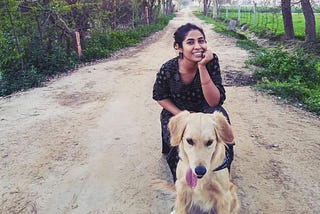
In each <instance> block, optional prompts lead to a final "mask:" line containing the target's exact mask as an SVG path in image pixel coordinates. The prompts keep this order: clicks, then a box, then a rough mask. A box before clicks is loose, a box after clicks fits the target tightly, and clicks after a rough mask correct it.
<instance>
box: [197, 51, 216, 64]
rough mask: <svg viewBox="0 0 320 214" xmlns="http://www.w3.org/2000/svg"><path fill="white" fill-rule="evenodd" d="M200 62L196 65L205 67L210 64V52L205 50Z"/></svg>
mask: <svg viewBox="0 0 320 214" xmlns="http://www.w3.org/2000/svg"><path fill="white" fill-rule="evenodd" d="M202 57H203V58H202V60H201V61H199V62H198V65H202V66H203V65H206V64H207V63H208V62H210V61H211V60H212V59H213V54H212V51H210V50H205V51H204V52H203V55H202Z"/></svg>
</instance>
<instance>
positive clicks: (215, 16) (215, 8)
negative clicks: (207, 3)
mask: <svg viewBox="0 0 320 214" xmlns="http://www.w3.org/2000/svg"><path fill="white" fill-rule="evenodd" d="M212 4H213V9H212V13H213V14H212V18H213V19H218V16H219V2H218V0H213V3H212Z"/></svg>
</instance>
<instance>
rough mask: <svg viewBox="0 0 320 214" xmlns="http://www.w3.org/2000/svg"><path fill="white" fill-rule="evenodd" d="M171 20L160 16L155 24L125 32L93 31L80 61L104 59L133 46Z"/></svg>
mask: <svg viewBox="0 0 320 214" xmlns="http://www.w3.org/2000/svg"><path fill="white" fill-rule="evenodd" d="M171 18H172V16H161V17H160V18H159V19H158V21H157V23H156V24H153V25H141V26H138V27H136V28H134V29H131V30H127V31H121V30H113V31H95V32H93V33H92V35H91V38H90V39H88V40H87V41H86V42H85V46H84V47H85V48H84V50H83V57H82V60H83V61H91V60H94V59H101V58H105V57H108V56H110V55H111V54H112V53H113V52H114V51H117V50H120V49H122V48H124V47H130V46H133V45H135V44H137V43H139V42H140V41H142V39H143V38H145V37H146V36H148V35H150V34H151V33H153V32H156V31H158V30H160V29H162V28H163V27H164V26H166V25H167V24H168V21H169V20H170V19H171Z"/></svg>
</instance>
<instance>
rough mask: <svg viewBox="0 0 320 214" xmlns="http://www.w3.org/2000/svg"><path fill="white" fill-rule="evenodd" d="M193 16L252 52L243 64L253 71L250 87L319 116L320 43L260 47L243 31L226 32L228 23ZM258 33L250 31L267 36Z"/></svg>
mask: <svg viewBox="0 0 320 214" xmlns="http://www.w3.org/2000/svg"><path fill="white" fill-rule="evenodd" d="M195 15H196V16H198V17H199V18H201V19H203V20H204V21H206V22H207V23H210V24H212V25H214V28H213V29H214V30H215V31H217V32H219V33H222V34H225V35H228V36H232V37H235V38H237V39H238V40H237V44H238V45H239V46H240V47H242V48H244V49H247V50H249V51H250V52H251V53H252V54H251V58H250V59H249V60H247V62H246V64H247V65H248V66H250V67H251V68H252V69H253V75H254V77H255V79H256V83H255V84H254V85H253V87H255V88H256V89H258V90H262V91H264V92H267V93H269V94H272V95H275V96H278V97H281V98H282V99H284V100H286V101H289V102H291V103H292V104H295V105H298V106H300V107H303V108H305V109H306V110H309V111H311V112H314V113H316V114H318V115H320V52H319V51H318V52H317V49H318V48H319V43H313V44H311V46H310V44H309V46H308V45H307V44H305V43H303V42H299V41H296V42H291V43H284V42H281V41H278V42H274V44H273V45H272V46H269V47H262V46H259V45H258V44H257V43H256V42H255V41H253V40H250V39H249V37H248V36H246V34H245V33H243V32H242V31H238V30H234V31H233V30H227V25H228V22H227V21H225V20H223V19H218V20H214V19H212V18H210V17H208V16H204V15H202V13H201V12H195ZM257 30H258V29H257V28H255V30H254V32H252V31H250V28H249V31H250V33H256V34H258V35H264V38H266V37H265V35H268V34H266V33H265V31H266V29H262V28H261V32H259V31H258V32H257ZM262 31H263V32H264V33H263V32H262ZM269 35H270V34H269ZM316 47H318V48H316Z"/></svg>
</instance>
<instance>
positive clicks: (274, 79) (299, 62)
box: [248, 48, 320, 114]
mask: <svg viewBox="0 0 320 214" xmlns="http://www.w3.org/2000/svg"><path fill="white" fill-rule="evenodd" d="M248 63H249V64H253V65H256V66H258V69H256V70H255V71H254V75H255V77H256V78H257V79H258V80H260V81H259V83H258V85H257V88H258V89H262V90H265V91H267V92H268V93H270V94H274V95H277V96H281V97H283V98H285V99H288V100H290V101H294V102H300V103H303V104H305V107H306V108H307V109H308V110H311V111H314V112H316V113H318V114H320V109H319V108H320V107H319V104H320V103H319V101H320V99H319V97H320V86H319V83H320V58H319V57H315V56H313V55H310V54H306V53H304V52H303V51H302V50H300V49H299V50H296V51H294V53H292V54H289V53H288V52H286V51H282V50H280V49H279V48H276V49H273V50H264V51H262V52H261V53H260V54H258V55H256V56H255V57H254V58H252V59H250V60H249V61H248Z"/></svg>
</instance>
